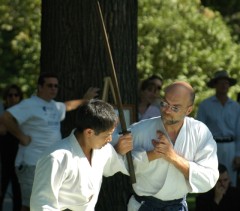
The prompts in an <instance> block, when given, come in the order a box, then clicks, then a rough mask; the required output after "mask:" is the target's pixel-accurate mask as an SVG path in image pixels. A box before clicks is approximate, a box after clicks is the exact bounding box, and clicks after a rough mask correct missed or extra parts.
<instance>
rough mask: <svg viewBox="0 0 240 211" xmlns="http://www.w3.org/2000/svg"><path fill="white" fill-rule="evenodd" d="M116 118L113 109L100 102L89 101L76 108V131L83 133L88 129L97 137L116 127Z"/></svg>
mask: <svg viewBox="0 0 240 211" xmlns="http://www.w3.org/2000/svg"><path fill="white" fill-rule="evenodd" d="M117 122H118V116H117V115H116V113H115V111H114V109H113V107H112V106H111V105H110V104H108V103H106V102H104V101H102V100H96V99H93V100H90V101H88V102H87V103H85V104H83V105H82V106H80V107H79V108H78V111H77V116H76V129H77V131H78V132H81V133H82V132H83V131H84V130H85V129H87V128H90V129H92V130H94V132H95V134H96V135H98V134H99V133H101V132H104V131H107V130H109V129H111V128H112V127H114V126H116V124H117Z"/></svg>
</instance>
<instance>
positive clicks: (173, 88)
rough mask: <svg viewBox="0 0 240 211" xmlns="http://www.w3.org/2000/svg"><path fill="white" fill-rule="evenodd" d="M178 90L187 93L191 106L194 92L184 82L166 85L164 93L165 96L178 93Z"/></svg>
mask: <svg viewBox="0 0 240 211" xmlns="http://www.w3.org/2000/svg"><path fill="white" fill-rule="evenodd" d="M180 89H184V90H185V91H186V93H189V101H190V103H191V104H193V103H194V100H195V92H194V90H193V88H192V86H191V85H190V84H189V83H187V82H185V81H176V82H174V83H172V84H170V85H168V86H167V87H166V88H165V90H164V91H165V94H167V93H168V92H170V91H175V92H178V91H180Z"/></svg>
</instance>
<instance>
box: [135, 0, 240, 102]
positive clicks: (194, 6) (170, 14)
mask: <svg viewBox="0 0 240 211" xmlns="http://www.w3.org/2000/svg"><path fill="white" fill-rule="evenodd" d="M138 7H139V20H138V27H139V32H138V46H139V53H138V70H139V75H140V77H141V78H145V77H146V76H148V75H150V74H152V73H161V74H162V75H163V78H164V79H165V84H168V83H169V81H172V80H187V81H188V82H190V83H191V84H192V85H193V87H194V88H195V90H196V92H197V102H199V101H200V100H202V99H203V98H205V97H207V96H209V95H210V94H212V90H209V88H207V87H206V81H208V80H209V78H210V77H211V76H212V75H213V72H215V71H216V70H217V69H220V68H225V69H227V70H229V73H230V75H232V76H233V77H235V78H239V76H240V72H239V69H240V63H239V59H240V47H239V45H238V44H237V43H236V42H235V41H234V40H233V38H232V36H231V33H230V30H229V28H228V27H227V25H226V23H225V22H224V20H223V19H222V17H221V15H220V14H219V13H218V12H213V11H211V10H209V9H207V8H204V7H203V6H201V5H200V4H199V2H198V1H192V0H151V1H149V0H139V6H138ZM237 91H240V87H239V86H236V87H234V89H233V90H231V95H233V94H234V95H236V92H237Z"/></svg>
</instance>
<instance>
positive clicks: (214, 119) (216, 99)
mask: <svg viewBox="0 0 240 211" xmlns="http://www.w3.org/2000/svg"><path fill="white" fill-rule="evenodd" d="M236 83H237V81H236V79H234V78H231V77H229V75H228V73H227V71H225V70H219V71H217V72H216V73H215V74H214V77H213V78H212V79H211V80H210V81H209V82H208V83H207V86H208V87H210V88H214V89H215V95H214V96H211V97H209V98H207V99H205V100H204V101H203V102H202V103H200V105H199V108H198V113H197V119H198V120H200V121H202V122H204V123H205V124H206V125H207V126H208V128H209V129H210V131H211V132H212V135H213V137H214V139H215V141H216V142H217V154H218V160H219V162H220V163H223V164H224V165H225V166H226V167H227V168H228V169H229V175H230V177H231V181H232V185H233V186H236V183H237V173H236V172H237V171H236V169H237V168H239V166H240V165H239V162H240V148H239V147H238V145H239V143H240V137H239V131H238V130H240V129H239V128H240V125H239V124H240V106H239V104H238V103H237V102H235V101H233V100H232V99H230V98H229V97H228V95H227V94H228V90H229V88H230V87H231V86H233V85H235V84H236Z"/></svg>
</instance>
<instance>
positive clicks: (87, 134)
mask: <svg viewBox="0 0 240 211" xmlns="http://www.w3.org/2000/svg"><path fill="white" fill-rule="evenodd" d="M83 134H84V135H85V136H86V137H91V136H92V135H94V134H95V133H94V130H93V129H91V128H87V129H85V130H84V131H83Z"/></svg>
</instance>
